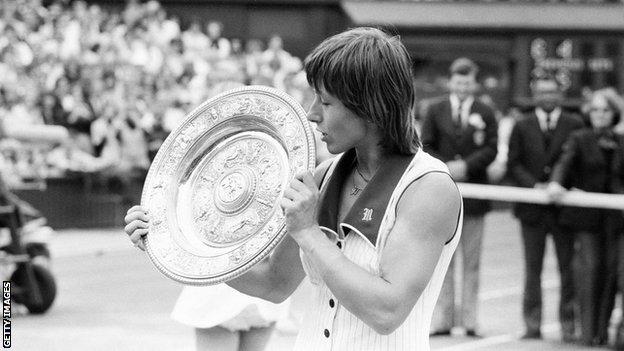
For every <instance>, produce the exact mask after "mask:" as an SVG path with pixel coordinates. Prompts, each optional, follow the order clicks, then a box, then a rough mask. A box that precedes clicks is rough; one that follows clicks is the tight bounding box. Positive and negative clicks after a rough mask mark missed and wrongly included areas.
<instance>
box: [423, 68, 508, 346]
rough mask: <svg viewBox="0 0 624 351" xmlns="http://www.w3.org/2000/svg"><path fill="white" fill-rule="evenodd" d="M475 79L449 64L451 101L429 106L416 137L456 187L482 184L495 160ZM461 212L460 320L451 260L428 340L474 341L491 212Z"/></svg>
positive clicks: (489, 113)
mask: <svg viewBox="0 0 624 351" xmlns="http://www.w3.org/2000/svg"><path fill="white" fill-rule="evenodd" d="M477 73H478V67H477V65H476V64H475V63H474V62H473V61H471V60H470V59H467V58H459V59H457V60H455V61H454V62H453V63H452V64H451V66H450V81H449V89H450V95H448V96H444V97H442V98H440V99H439V100H438V101H435V102H433V103H432V104H431V105H429V108H428V110H427V113H426V114H425V116H424V119H423V121H422V127H421V135H422V141H423V147H424V148H425V151H427V152H429V153H431V154H432V155H434V156H436V157H437V158H439V159H440V160H442V161H444V162H446V165H447V166H448V168H449V170H450V172H451V175H452V176H453V178H454V179H455V181H458V182H469V183H482V184H485V183H487V182H488V178H487V173H486V170H487V167H488V166H489V165H490V164H491V163H492V161H494V159H495V158H496V150H497V123H496V118H495V116H494V111H493V110H492V109H491V108H490V107H488V106H487V105H485V104H484V103H482V102H480V101H479V100H478V99H475V92H476V90H477V87H478V84H477ZM464 207H465V215H464V225H463V234H462V238H461V240H460V241H459V246H460V249H458V252H461V255H462V258H463V279H462V287H461V294H462V299H461V304H462V306H461V314H460V315H459V316H457V315H456V312H455V281H454V279H455V273H454V266H455V265H456V264H457V260H456V259H455V258H453V261H452V262H451V264H450V266H449V269H448V272H447V273H446V277H445V280H444V285H443V287H442V291H441V292H440V297H439V299H438V304H437V306H436V310H435V313H434V317H433V322H432V335H449V334H450V333H451V329H452V328H453V327H454V326H456V325H457V326H461V327H464V328H465V330H466V335H468V336H477V327H478V326H477V302H478V301H477V296H478V291H479V266H480V259H481V242H482V238H483V226H484V215H485V213H486V212H487V211H488V210H489V208H490V206H489V203H488V202H486V201H481V200H464ZM456 255H457V253H456ZM455 257H456V256H455ZM456 323H457V324H456Z"/></svg>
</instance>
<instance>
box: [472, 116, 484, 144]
mask: <svg viewBox="0 0 624 351" xmlns="http://www.w3.org/2000/svg"><path fill="white" fill-rule="evenodd" d="M468 125H470V126H472V128H474V130H475V131H474V133H473V134H472V139H473V141H474V143H475V144H476V145H477V146H481V145H483V143H484V142H485V127H486V125H485V121H483V117H481V115H480V114H478V113H472V114H471V115H470V116H468Z"/></svg>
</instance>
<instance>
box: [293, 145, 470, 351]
mask: <svg viewBox="0 0 624 351" xmlns="http://www.w3.org/2000/svg"><path fill="white" fill-rule="evenodd" d="M345 155H346V154H343V155H342V156H340V157H336V159H335V160H334V162H333V163H332V165H331V166H330V167H329V170H328V171H327V175H326V176H325V178H324V181H323V184H322V186H321V196H322V197H323V193H324V191H325V192H326V191H327V188H328V187H331V184H328V183H331V178H332V175H334V174H335V172H337V171H338V172H340V169H341V168H340V166H339V165H338V164H339V163H340V162H341V161H340V159H341V158H344V157H345ZM347 157H348V156H347ZM343 161H344V160H343ZM397 162H400V161H397ZM402 162H404V163H405V165H406V167H405V166H403V167H398V168H396V167H395V169H397V170H399V172H401V171H400V170H404V171H402V172H401V173H400V174H398V175H397V177H395V178H396V179H397V181H393V182H392V184H391V185H392V186H391V187H388V186H387V184H386V185H385V186H379V187H377V188H373V189H371V190H370V191H369V192H372V194H368V196H369V198H365V199H362V201H360V199H358V201H360V203H358V202H357V201H356V203H355V204H354V207H356V208H355V209H352V211H351V212H350V213H351V215H352V216H351V217H353V218H352V220H349V215H347V218H346V219H345V220H343V221H342V222H341V223H335V221H334V222H333V223H335V224H336V226H335V227H333V228H331V227H325V226H323V224H324V221H323V219H320V220H319V224H320V225H321V229H323V230H324V231H325V232H326V233H328V236H329V237H330V238H331V239H332V240H334V241H335V243H336V244H337V245H339V247H340V248H341V250H342V252H343V254H344V255H345V256H346V257H347V258H348V259H349V260H351V261H352V262H354V263H355V264H357V265H358V266H360V267H362V268H364V269H365V270H367V271H368V272H369V273H371V274H374V275H379V274H380V269H379V268H380V267H379V262H380V258H381V256H382V254H383V249H384V246H385V243H386V240H387V238H388V234H389V233H390V232H391V230H392V228H393V226H394V222H395V219H396V212H395V210H396V205H397V203H398V201H399V199H400V197H401V195H402V194H403V192H404V191H405V189H406V188H407V187H408V186H409V185H410V184H411V183H412V182H414V181H418V179H419V178H420V177H422V176H423V175H424V174H426V173H430V172H443V173H446V174H448V168H447V167H446V165H445V164H444V163H442V162H441V161H439V160H437V159H435V158H433V157H432V156H430V155H429V154H427V153H426V152H424V151H422V150H419V151H418V152H417V153H416V154H415V155H414V156H413V157H412V158H411V159H408V160H405V161H402ZM343 163H344V162H343ZM389 168H390V169H392V165H391V167H389ZM384 170H385V168H384ZM378 173H379V172H378ZM449 176H450V175H449ZM373 180H374V179H373ZM373 180H371V183H372V182H373ZM380 182H382V181H380ZM371 183H369V186H370V185H371ZM369 186H367V188H368V187H369ZM365 191H366V189H365ZM384 192H385V194H384ZM361 196H366V195H365V194H364V193H363V194H362V195H361ZM384 196H385V197H386V198H387V200H386V202H384V201H381V205H380V206H382V208H381V210H380V208H376V207H375V206H377V205H378V204H375V202H379V201H378V199H380V198H384ZM321 201H323V199H321ZM321 204H322V205H323V202H321ZM358 206H359V207H358ZM360 209H361V211H360ZM375 210H376V211H375ZM367 211H368V212H367ZM330 212H331V211H330ZM375 212H377V213H375ZM371 213H375V215H376V216H379V218H377V224H376V225H374V224H373V225H372V226H369V227H367V225H368V224H369V223H372V222H374V220H370V219H371V218H370V214H371ZM354 214H355V215H357V218H355V217H354V216H353V215H354ZM367 214H368V215H369V218H368V219H369V221H365V219H367ZM331 215H333V213H330V217H331ZM322 216H323V214H322V213H321V214H320V217H322ZM462 217H463V207H462V209H461V211H460V214H459V218H458V226H457V228H456V232H455V234H454V235H453V238H452V239H451V240H450V241H449V242H448V243H446V244H445V245H444V248H443V250H442V253H441V255H440V258H439V259H438V262H437V264H436V267H435V269H434V272H433V274H432V276H431V279H430V280H429V283H428V284H427V286H426V288H425V289H424V291H423V293H422V295H421V296H420V298H419V299H418V301H417V302H416V304H415V306H414V308H413V309H412V311H411V312H410V314H409V315H408V317H407V318H406V320H405V321H404V323H403V324H402V325H401V326H400V327H398V328H397V329H396V330H395V331H394V332H393V333H391V334H389V335H381V334H379V333H377V332H375V330H373V329H372V328H371V327H369V326H368V325H366V324H365V323H364V322H363V321H362V320H360V319H358V318H357V317H356V316H355V315H353V314H352V313H350V312H349V311H348V310H347V309H345V308H344V307H343V306H342V305H341V304H340V301H338V300H337V299H336V297H335V296H334V295H333V294H332V292H331V291H330V290H329V288H328V287H327V286H326V285H325V283H324V282H323V280H322V279H321V277H320V276H319V275H318V273H316V272H315V270H314V267H313V266H312V265H311V264H310V263H309V262H308V260H307V259H306V257H305V254H304V253H303V251H300V255H301V260H302V263H303V267H304V269H305V271H306V274H307V275H308V277H309V279H310V281H311V283H312V287H313V290H314V291H313V293H312V294H311V296H312V301H310V303H309V308H308V311H306V313H305V317H304V321H303V323H302V326H301V328H300V331H299V335H298V337H297V341H296V343H295V348H294V349H295V350H297V351H305V350H313V351H325V350H328V351H329V350H334V351H349V350H353V351H366V350H369V351H385V350H388V351H401V350H405V351H414V350H419V351H420V350H423V351H427V350H429V327H430V324H431V316H432V314H433V309H434V307H435V304H436V300H437V298H438V295H439V293H440V289H441V287H442V282H443V280H444V275H445V274H446V271H447V268H448V265H449V263H450V261H451V257H452V255H453V253H454V252H455V249H456V247H457V243H458V241H459V238H460V236H461V223H462ZM360 219H362V220H364V222H362V223H360V222H358V220H360ZM333 223H332V225H333ZM343 231H344V232H348V235H346V236H344V235H342V232H343ZM373 243H374V244H373Z"/></svg>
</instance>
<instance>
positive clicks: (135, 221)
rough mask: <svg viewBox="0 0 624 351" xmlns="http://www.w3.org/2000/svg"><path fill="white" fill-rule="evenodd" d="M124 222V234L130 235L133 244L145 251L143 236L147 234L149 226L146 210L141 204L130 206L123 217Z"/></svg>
mask: <svg viewBox="0 0 624 351" xmlns="http://www.w3.org/2000/svg"><path fill="white" fill-rule="evenodd" d="M124 222H125V223H126V226H125V227H124V230H125V232H126V234H128V236H129V237H130V240H131V241H132V243H133V244H134V246H136V247H138V248H139V249H141V250H143V251H145V243H144V242H143V237H144V236H145V235H147V232H148V228H149V217H148V215H147V210H146V209H145V208H144V207H141V206H132V207H131V208H130V209H129V210H128V213H127V214H126V217H125V218H124Z"/></svg>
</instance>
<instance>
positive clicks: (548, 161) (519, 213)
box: [507, 76, 583, 341]
mask: <svg viewBox="0 0 624 351" xmlns="http://www.w3.org/2000/svg"><path fill="white" fill-rule="evenodd" d="M531 90H532V94H533V98H534V101H535V104H536V108H535V109H534V110H532V111H531V112H530V113H528V114H526V115H525V116H524V118H522V119H521V120H519V121H517V122H516V125H515V126H514V128H513V130H512V132H511V137H510V140H509V154H508V161H507V169H508V172H509V175H510V177H511V178H512V179H513V180H514V181H515V183H516V185H518V186H521V187H526V188H538V189H543V188H545V187H546V185H547V182H548V181H549V179H550V177H551V170H552V167H553V165H554V164H555V162H556V161H557V159H558V158H559V156H560V155H561V152H562V145H563V144H564V142H565V141H566V140H567V138H568V136H569V135H570V134H571V133H572V132H573V131H574V130H577V129H580V128H582V127H583V122H582V120H581V119H580V118H579V117H577V116H574V115H571V114H567V113H565V112H563V111H562V109H561V107H560V105H561V102H562V100H563V94H562V92H561V90H560V87H559V85H558V82H557V81H556V80H555V79H554V77H550V76H546V77H541V78H538V79H536V80H534V81H533V82H532V84H531ZM515 215H516V217H518V219H520V224H521V231H522V239H523V242H524V255H525V286H524V298H523V305H522V307H523V316H524V322H525V325H526V333H525V335H524V338H527V339H538V338H541V336H542V334H541V329H540V327H541V321H542V288H541V273H542V267H543V263H544V248H545V245H546V237H547V235H548V234H551V235H552V238H553V241H554V244H555V250H556V254H557V260H558V262H559V272H560V276H561V299H560V303H559V320H560V322H561V332H562V338H563V340H564V341H573V340H574V334H575V332H574V329H575V324H574V301H573V300H574V290H573V282H572V270H571V261H572V254H573V249H574V246H573V236H572V235H571V233H564V232H563V231H562V229H561V225H560V223H559V220H558V215H559V208H558V207H555V206H552V205H534V204H516V206H515Z"/></svg>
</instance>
